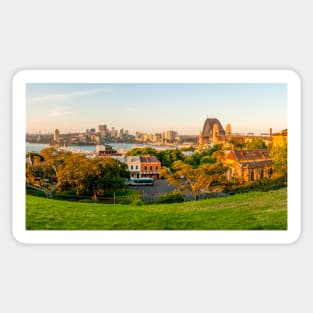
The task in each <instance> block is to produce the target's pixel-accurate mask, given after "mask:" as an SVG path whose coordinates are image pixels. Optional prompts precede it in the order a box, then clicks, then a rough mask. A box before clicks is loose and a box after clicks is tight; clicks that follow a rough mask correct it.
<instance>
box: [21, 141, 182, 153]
mask: <svg viewBox="0 0 313 313" xmlns="http://www.w3.org/2000/svg"><path fill="white" fill-rule="evenodd" d="M109 145H110V146H112V147H113V149H116V150H118V151H120V152H127V151H129V150H131V149H133V148H145V147H151V148H154V149H156V150H166V149H176V147H175V146H154V145H151V144H150V145H149V144H132V143H110V144H109ZM47 147H49V144H44V143H29V142H27V143H26V152H36V153H39V152H40V151H41V150H42V149H44V148H47ZM69 148H71V150H72V151H74V152H83V153H94V152H95V151H96V146H95V145H93V146H90V145H89V146H81V145H72V146H69Z"/></svg>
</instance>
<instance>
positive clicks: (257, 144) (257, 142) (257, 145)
mask: <svg viewBox="0 0 313 313" xmlns="http://www.w3.org/2000/svg"><path fill="white" fill-rule="evenodd" d="M246 148H247V149H266V148H267V146H266V144H265V142H264V141H263V140H262V139H252V140H251V141H249V142H247V143H246Z"/></svg>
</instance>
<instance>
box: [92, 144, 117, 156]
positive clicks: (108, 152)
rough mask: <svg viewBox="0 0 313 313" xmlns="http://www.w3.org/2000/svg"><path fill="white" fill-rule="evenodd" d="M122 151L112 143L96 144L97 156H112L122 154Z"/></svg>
mask: <svg viewBox="0 0 313 313" xmlns="http://www.w3.org/2000/svg"><path fill="white" fill-rule="evenodd" d="M121 155H122V154H121V153H118V152H117V151H116V150H115V149H113V148H112V146H110V145H97V146H96V156H97V157H111V156H121Z"/></svg>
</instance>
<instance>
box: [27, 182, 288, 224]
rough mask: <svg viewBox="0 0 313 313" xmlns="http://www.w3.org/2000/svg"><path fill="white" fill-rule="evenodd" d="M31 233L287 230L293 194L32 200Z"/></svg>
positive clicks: (283, 191) (29, 205)
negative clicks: (147, 200) (143, 201)
mask: <svg viewBox="0 0 313 313" xmlns="http://www.w3.org/2000/svg"><path fill="white" fill-rule="evenodd" d="M26 229H28V230H260V229H266V230H285V229H287V189H286V188H284V189H280V190H275V191H268V192H257V191H256V192H249V193H245V194H237V195H234V196H229V197H225V198H215V199H207V200H199V201H190V202H183V203H172V204H151V205H143V206H136V205H121V204H120V205H119V204H117V205H113V204H97V203H79V202H68V201H61V200H51V199H46V198H42V197H36V196H31V195H27V196H26Z"/></svg>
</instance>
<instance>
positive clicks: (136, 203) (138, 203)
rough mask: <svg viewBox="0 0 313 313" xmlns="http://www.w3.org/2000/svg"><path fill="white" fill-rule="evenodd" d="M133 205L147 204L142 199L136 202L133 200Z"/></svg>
mask: <svg viewBox="0 0 313 313" xmlns="http://www.w3.org/2000/svg"><path fill="white" fill-rule="evenodd" d="M131 204H132V205H143V204H145V203H144V202H143V201H142V200H141V199H136V200H133V201H132V203H131Z"/></svg>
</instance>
